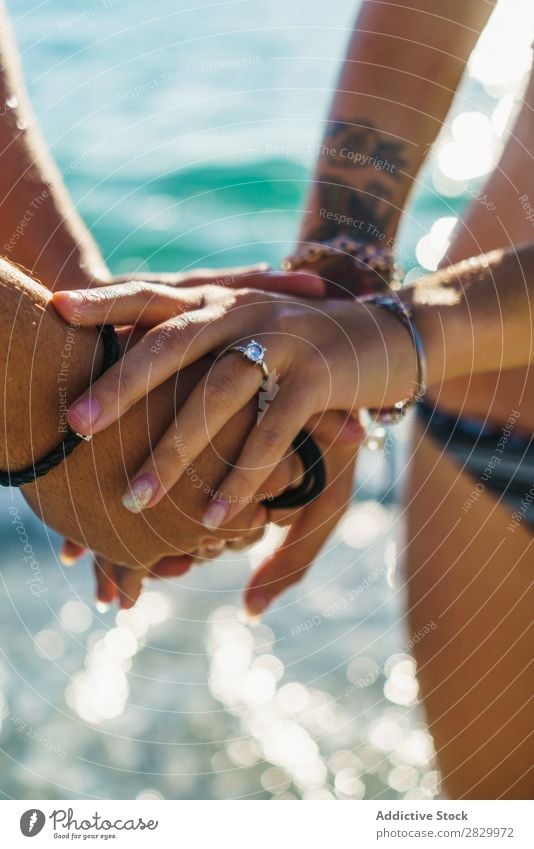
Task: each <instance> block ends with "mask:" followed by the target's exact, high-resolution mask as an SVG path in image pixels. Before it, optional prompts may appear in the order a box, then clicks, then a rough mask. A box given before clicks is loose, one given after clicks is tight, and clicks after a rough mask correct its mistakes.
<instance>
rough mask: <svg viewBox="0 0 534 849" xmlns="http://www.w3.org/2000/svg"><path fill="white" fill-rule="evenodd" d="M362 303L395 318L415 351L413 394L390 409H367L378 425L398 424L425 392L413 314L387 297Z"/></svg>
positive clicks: (422, 354) (421, 353)
mask: <svg viewBox="0 0 534 849" xmlns="http://www.w3.org/2000/svg"><path fill="white" fill-rule="evenodd" d="M361 300H362V301H363V303H365V304H371V305H372V306H376V307H380V309H383V310H386V311H387V312H389V313H390V314H391V315H393V316H395V318H397V319H398V320H399V321H400V322H401V323H402V325H403V326H404V327H405V328H406V330H407V331H408V333H409V334H410V338H411V340H412V342H413V346H414V349H415V358H416V368H417V376H416V381H415V387H414V390H413V392H411V393H410V395H409V396H408V397H407V398H405V399H404V400H403V401H397V403H396V404H394V405H393V406H392V407H381V408H379V409H369V410H368V413H369V415H370V416H371V417H372V418H373V419H374V420H375V421H376V422H378V423H379V424H382V425H394V424H397V423H398V422H400V421H401V420H402V419H403V418H404V416H405V415H406V413H407V412H408V410H409V409H410V408H411V407H413V405H414V404H415V403H416V402H417V401H418V400H419V399H420V398H422V397H423V395H424V394H425V392H426V378H427V363H426V356H425V349H424V346H423V340H422V339H421V336H420V334H419V331H418V330H417V327H416V326H415V324H414V321H413V312H412V310H411V309H410V308H409V307H408V306H406V304H404V303H403V302H402V301H401V300H400V299H398V298H391V297H387V296H380V295H377V296H372V295H371V296H370V297H366V298H361Z"/></svg>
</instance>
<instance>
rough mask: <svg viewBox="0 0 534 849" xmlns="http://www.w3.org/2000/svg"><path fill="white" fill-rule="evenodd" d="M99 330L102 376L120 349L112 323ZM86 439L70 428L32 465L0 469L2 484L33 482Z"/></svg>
mask: <svg viewBox="0 0 534 849" xmlns="http://www.w3.org/2000/svg"><path fill="white" fill-rule="evenodd" d="M97 330H98V331H99V338H101V339H102V341H103V343H104V358H103V360H102V368H101V370H100V375H99V376H100V377H101V376H102V375H103V374H104V372H106V371H107V370H108V369H109V368H110V367H111V366H112V365H114V364H115V363H116V362H117V360H118V359H119V358H120V350H119V340H118V337H117V334H116V332H115V328H114V327H113V325H112V324H102V325H99V326H98V327H97ZM84 441H86V437H84V436H81V435H80V434H79V433H74V431H72V430H69V432H68V434H67V436H66V437H65V439H64V440H63V441H62V442H60V443H59V445H57V446H56V448H53V449H52V451H49V452H48V454H47V455H46V456H45V457H42V458H41V460H37V461H36V462H34V463H32V464H31V466H27V467H26V468H25V469H19V471H18V472H3V471H0V486H24V484H26V483H33V481H35V480H37V478H41V477H42V476H43V475H46V474H47V473H48V472H49V471H50V470H51V469H54V468H55V467H56V466H59V464H60V463H62V462H63V460H65V459H66V458H67V457H68V456H69V454H72V452H73V451H74V449H75V448H76V446H77V445H79V444H80V442H84Z"/></svg>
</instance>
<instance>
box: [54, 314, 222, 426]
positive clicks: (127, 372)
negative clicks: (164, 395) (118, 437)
mask: <svg viewBox="0 0 534 849" xmlns="http://www.w3.org/2000/svg"><path fill="white" fill-rule="evenodd" d="M236 312H238V311H236ZM217 318H219V316H218V315H217V314H216V312H215V311H214V310H212V309H204V310H201V311H198V312H192V313H187V314H186V315H183V316H178V317H175V318H173V319H170V320H169V321H167V322H165V323H164V324H160V325H157V326H156V327H154V328H152V329H150V330H148V331H147V332H146V333H145V334H144V336H143V337H142V338H141V339H140V340H139V342H137V343H136V344H135V345H133V346H132V348H130V350H129V351H127V352H126V354H125V355H124V356H123V357H122V359H121V360H119V361H118V362H117V363H115V365H113V366H112V367H111V368H110V369H108V371H107V372H106V373H105V374H104V375H103V376H102V377H101V378H99V379H98V380H96V381H95V382H94V383H93V384H92V385H91V387H90V388H89V389H88V390H87V391H86V392H84V393H83V394H82V395H81V396H80V397H79V398H77V399H76V401H75V402H74V403H73V404H72V405H71V407H70V409H69V412H68V414H67V420H68V423H69V425H70V427H71V428H72V429H73V430H74V431H76V432H77V433H82V434H84V435H87V434H94V433H98V432H100V431H101V430H104V429H105V428H106V427H109V425H110V424H113V423H114V422H115V421H117V420H118V419H119V418H120V417H121V416H122V415H124V413H126V412H127V411H128V410H129V409H130V407H132V406H133V405H134V404H135V403H136V402H137V401H139V400H140V398H144V397H145V396H146V395H147V394H148V393H149V392H150V391H151V390H152V389H155V387H156V386H159V385H160V384H161V383H163V382H164V381H165V380H167V378H169V377H171V376H172V375H174V374H176V372H177V371H179V370H180V369H182V368H185V367H186V366H187V365H189V364H190V363H192V362H195V361H196V360H198V359H200V358H201V357H203V356H204V355H205V354H208V353H210V352H211V351H213V350H215V349H216V348H218V347H219V346H220V345H221V344H223V343H224V341H225V335H226V336H229V337H230V338H232V337H233V336H234V335H237V331H236V330H233V327H234V325H237V323H238V319H237V316H236V315H235V314H232V313H229V314H228V315H227V316H225V318H223V319H220V320H219V321H217Z"/></svg>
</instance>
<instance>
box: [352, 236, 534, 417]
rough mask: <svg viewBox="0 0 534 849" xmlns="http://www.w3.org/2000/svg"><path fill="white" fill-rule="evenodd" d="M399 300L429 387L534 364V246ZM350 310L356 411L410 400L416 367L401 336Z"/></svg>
mask: <svg viewBox="0 0 534 849" xmlns="http://www.w3.org/2000/svg"><path fill="white" fill-rule="evenodd" d="M399 297H400V298H401V300H402V301H404V303H406V304H407V305H408V306H409V307H411V309H412V310H413V320H414V323H415V326H416V327H417V329H418V331H419V333H420V335H421V337H422V341H423V345H424V348H425V351H426V359H427V363H428V379H427V382H428V385H429V386H433V387H439V386H440V385H441V384H442V383H443V382H444V381H448V380H452V379H454V378H458V377H465V376H474V375H476V374H482V373H485V372H490V371H502V370H504V369H510V368H514V367H517V366H526V365H528V364H529V363H530V362H532V361H533V359H534V344H533V343H534V338H533V337H534V334H533V318H532V316H533V306H532V305H533V304H534V245H525V246H523V247H520V248H517V249H511V250H509V251H494V252H492V253H489V254H485V255H483V256H481V257H477V258H474V259H470V260H467V261H465V262H461V263H459V264H458V265H454V266H451V267H449V268H446V269H442V270H441V271H437V272H436V273H435V274H432V275H429V277H427V278H425V279H424V280H421V281H420V282H419V283H417V285H415V286H409V287H406V288H405V289H403V290H402V291H401V292H400V293H399ZM353 308H354V309H355V311H356V312H357V313H358V315H360V316H362V318H361V323H360V322H357V324H356V327H355V328H353V331H352V333H353V340H354V342H353V344H354V347H355V350H356V351H357V352H358V363H359V367H360V368H359V371H360V374H361V375H362V376H363V380H362V391H361V393H360V398H359V400H360V401H361V404H362V405H363V406H366V407H368V406H388V405H390V404H392V403H394V402H395V401H398V400H400V399H401V398H404V397H407V395H408V394H409V392H413V391H414V389H415V376H416V362H415V351H414V346H413V343H412V342H411V340H410V337H409V334H408V332H407V330H406V328H404V327H402V325H401V323H400V322H399V321H398V319H396V318H395V317H394V316H391V315H389V314H387V313H384V312H383V311H381V310H380V309H379V308H373V307H370V308H369V309H368V310H366V307H365V305H363V304H362V305H360V304H358V303H357V302H356V303H355V304H354V306H353ZM365 312H368V317H367V318H364V317H363V316H364V315H365ZM384 375H387V378H386V380H384Z"/></svg>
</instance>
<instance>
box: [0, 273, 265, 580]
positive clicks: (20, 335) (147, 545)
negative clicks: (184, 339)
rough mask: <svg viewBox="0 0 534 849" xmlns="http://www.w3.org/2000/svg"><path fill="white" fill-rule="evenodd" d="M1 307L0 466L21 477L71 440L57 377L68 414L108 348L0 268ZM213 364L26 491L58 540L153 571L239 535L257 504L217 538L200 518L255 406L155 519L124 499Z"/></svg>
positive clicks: (192, 370) (198, 366) (195, 370)
mask: <svg viewBox="0 0 534 849" xmlns="http://www.w3.org/2000/svg"><path fill="white" fill-rule="evenodd" d="M0 304H1V309H0V374H1V377H2V387H3V402H4V403H3V406H2V413H1V426H2V433H3V439H2V440H1V444H0V466H1V468H2V469H4V470H5V469H8V468H9V469H12V470H17V469H20V468H23V467H25V466H27V465H28V464H30V463H31V462H32V458H33V457H35V458H41V457H43V456H45V455H46V453H47V452H48V451H50V450H51V449H52V448H53V447H55V446H56V445H57V444H58V443H59V442H60V441H61V439H62V438H63V437H64V425H65V422H64V414H63V413H62V410H61V408H62V403H63V401H62V399H60V397H59V389H58V386H59V384H58V376H59V375H60V374H61V373H64V372H65V365H64V364H65V362H67V382H66V390H67V395H66V404H67V406H68V403H69V402H70V401H71V400H72V399H74V398H75V397H76V396H77V395H79V394H80V392H81V391H83V390H84V389H85V388H86V387H87V386H89V385H90V383H91V380H92V373H93V372H94V374H95V375H96V374H98V373H99V371H100V367H101V361H102V341H99V339H98V334H97V331H96V330H92V329H86V328H79V327H69V325H67V324H66V323H65V322H64V321H63V319H61V318H60V316H59V315H58V314H57V313H56V311H55V310H54V308H53V307H52V305H51V303H50V293H49V291H48V290H47V289H45V288H44V287H43V286H41V285H40V284H39V283H36V282H35V281H33V280H32V279H31V278H29V277H28V276H27V275H25V274H24V273H23V272H22V271H20V270H19V269H17V268H15V267H14V266H12V265H10V264H9V263H7V262H5V261H3V260H0ZM69 345H70V355H69V356H68V358H67V360H66V359H65V353H66V349H67V347H68V346H69ZM210 362H211V361H210V360H207V359H204V360H203V361H200V362H197V363H195V364H194V365H192V366H190V367H188V368H187V369H185V370H183V371H182V372H180V373H179V374H178V375H177V377H176V379H170V380H168V381H167V382H166V383H164V384H163V385H162V386H160V387H158V388H157V389H156V390H154V391H153V392H151V393H150V394H149V396H148V397H147V399H146V402H144V401H142V402H140V403H139V404H137V405H135V406H134V407H133V408H132V409H131V410H130V411H129V412H128V413H127V415H126V416H123V417H122V419H121V421H120V423H119V424H117V425H113V426H112V427H109V428H107V429H106V431H105V432H103V433H101V434H99V435H98V436H97V437H94V438H93V440H92V441H91V442H90V443H82V444H81V445H79V446H78V447H77V448H76V449H75V451H74V452H73V453H72V454H71V455H70V457H68V459H67V460H66V461H64V462H62V463H61V464H60V465H59V466H57V467H56V468H55V469H53V470H52V471H51V472H49V473H48V474H47V475H46V476H44V477H42V478H39V479H38V480H37V481H36V482H35V483H32V484H28V485H25V486H24V487H22V492H23V495H24V497H25V498H26V500H27V501H28V503H29V504H30V506H31V507H32V508H33V510H35V512H36V513H37V514H38V515H39V516H40V517H41V518H42V519H43V521H44V522H46V524H48V525H49V526H50V527H52V528H53V529H54V530H56V531H58V532H59V533H61V534H63V535H65V536H67V537H69V538H70V539H72V540H74V541H75V542H77V543H79V544H80V545H83V546H87V547H88V548H91V549H93V550H95V551H96V552H98V553H99V554H100V555H102V556H103V557H105V558H108V559H110V560H112V561H115V562H116V563H120V564H124V565H127V566H131V567H134V568H140V567H150V566H151V565H153V564H155V563H156V562H157V561H158V560H160V558H162V557H165V556H167V555H176V554H182V553H188V552H194V551H196V550H197V549H198V548H202V547H203V546H204V545H206V544H209V543H210V541H211V542H213V538H214V537H217V538H221V539H223V538H224V539H229V538H230V539H231V538H234V537H237V536H241V535H242V529H243V528H248V526H249V525H250V520H251V515H252V513H253V512H254V510H255V508H256V505H255V504H251V505H249V506H247V507H246V508H245V510H244V511H243V512H242V513H241V515H240V516H239V517H238V519H237V521H236V524H235V526H234V527H233V528H228V529H225V530H224V532H221V533H220V534H219V533H217V534H214V533H212V532H207V531H206V529H205V528H204V527H203V526H202V525H201V524H200V522H199V518H200V517H201V516H202V514H203V511H204V510H205V507H206V505H207V502H208V499H209V497H210V492H211V491H212V488H216V487H217V484H218V482H219V481H220V480H221V479H222V477H223V476H224V473H225V469H226V465H227V463H231V462H232V461H233V460H234V459H235V458H236V456H237V454H238V453H239V447H240V445H241V443H242V441H243V439H244V437H245V434H246V433H247V432H248V430H249V428H250V427H251V425H252V423H253V422H254V421H255V417H256V412H257V411H256V405H255V404H254V403H252V404H251V405H250V406H249V407H248V408H247V409H246V410H244V411H242V412H241V413H240V414H239V415H237V416H235V417H234V418H233V419H232V420H231V422H230V423H229V424H228V425H227V427H225V428H224V430H223V431H222V433H221V434H220V436H219V437H218V438H217V439H216V440H215V441H214V442H213V445H212V446H211V447H210V448H209V449H208V450H207V451H205V452H204V453H203V454H202V456H201V457H200V458H199V461H198V463H197V464H196V465H195V469H194V473H193V474H191V475H186V476H184V480H183V481H181V482H180V483H179V484H178V485H176V486H175V487H174V488H173V489H172V491H171V493H170V494H169V496H168V497H166V498H165V499H164V500H163V502H162V503H161V504H160V505H159V506H158V507H157V508H155V509H154V510H152V511H150V515H147V516H143V515H137V516H136V515H133V514H132V513H130V512H129V511H128V510H126V509H125V508H124V507H123V506H122V505H121V500H120V496H121V494H122V492H123V490H124V488H125V486H126V484H127V480H128V476H129V475H130V474H131V473H132V472H133V471H134V470H135V468H136V467H137V466H138V465H139V463H140V462H141V461H142V460H143V458H144V457H145V456H146V453H147V451H148V450H149V448H150V444H151V443H153V442H154V441H157V440H158V439H159V438H160V436H161V435H162V434H163V432H164V431H165V429H166V428H167V427H168V426H169V424H170V423H171V421H172V420H173V418H174V416H175V413H176V409H177V408H178V407H179V406H180V405H181V403H182V402H183V400H184V399H185V398H186V397H187V395H188V393H189V392H190V391H191V389H192V387H193V386H194V385H195V384H196V383H197V382H198V380H199V379H200V377H201V375H202V374H203V373H204V372H205V371H206V369H207V368H208V367H209V365H210ZM62 369H63V372H62ZM273 491H278V490H277V489H276V487H275V488H274V489H273Z"/></svg>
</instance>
